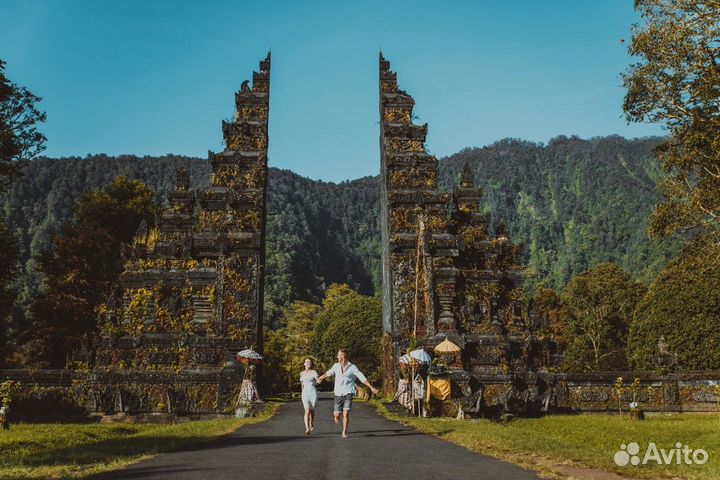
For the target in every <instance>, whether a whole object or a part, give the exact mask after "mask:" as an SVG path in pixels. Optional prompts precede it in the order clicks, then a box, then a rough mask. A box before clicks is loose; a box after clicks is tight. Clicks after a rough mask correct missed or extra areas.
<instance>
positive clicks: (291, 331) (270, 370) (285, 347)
mask: <svg viewBox="0 0 720 480" xmlns="http://www.w3.org/2000/svg"><path fill="white" fill-rule="evenodd" d="M381 317H382V304H381V302H380V300H379V299H378V298H376V297H368V296H365V295H360V294H358V293H357V292H355V291H354V290H352V289H351V288H350V287H349V286H347V285H344V284H332V285H330V287H329V288H328V289H327V292H326V296H325V298H324V299H323V302H322V305H321V306H319V305H314V304H311V303H307V302H301V301H296V302H293V303H292V304H290V306H288V307H287V308H285V309H283V311H282V314H281V315H280V317H279V318H280V327H279V328H277V329H275V330H266V331H265V344H264V356H265V359H266V366H265V374H266V375H265V377H266V378H267V379H269V380H270V381H272V384H271V385H270V387H271V390H272V391H273V392H288V391H297V390H298V388H299V379H298V375H299V374H300V372H301V371H302V369H303V361H304V360H305V358H307V357H310V358H312V359H313V361H315V368H316V370H317V371H318V372H319V373H320V374H322V373H324V371H325V370H326V369H327V368H329V367H330V366H332V364H333V363H335V362H336V354H337V351H338V350H339V349H340V348H345V349H347V350H348V352H349V354H350V361H351V362H353V363H354V364H356V365H357V366H358V367H359V368H360V370H362V371H363V372H364V373H365V374H366V375H368V377H372V378H373V379H376V378H379V375H380V371H379V365H380V359H379V355H380V336H381V334H382V325H381Z"/></svg>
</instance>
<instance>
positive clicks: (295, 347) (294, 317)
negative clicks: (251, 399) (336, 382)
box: [263, 301, 320, 392]
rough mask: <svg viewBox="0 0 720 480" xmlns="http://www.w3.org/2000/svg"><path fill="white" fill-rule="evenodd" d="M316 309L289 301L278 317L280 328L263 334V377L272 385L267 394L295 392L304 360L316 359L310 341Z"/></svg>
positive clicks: (307, 304) (305, 304)
mask: <svg viewBox="0 0 720 480" xmlns="http://www.w3.org/2000/svg"><path fill="white" fill-rule="evenodd" d="M319 310H320V307H319V306H318V305H313V304H312V303H308V302H302V301H296V302H293V303H291V304H290V305H289V306H288V307H286V308H285V309H283V311H282V314H281V315H280V324H281V327H280V328H278V329H276V330H266V331H265V342H264V348H263V352H264V355H265V358H266V366H265V374H266V375H265V376H266V378H267V379H269V380H270V381H271V382H272V383H271V385H270V389H271V391H273V392H290V391H293V390H297V386H298V383H299V380H298V375H299V374H300V372H301V371H302V370H303V361H304V360H305V358H306V357H310V358H313V360H316V356H315V355H313V353H312V349H311V339H312V336H313V331H314V325H315V320H316V318H317V315H318V311H319ZM317 368H318V369H319V367H317Z"/></svg>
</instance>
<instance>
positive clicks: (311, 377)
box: [300, 371, 318, 410]
mask: <svg viewBox="0 0 720 480" xmlns="http://www.w3.org/2000/svg"><path fill="white" fill-rule="evenodd" d="M317 379H318V374H317V372H314V371H313V372H308V373H306V372H302V373H301V374H300V382H301V383H302V385H303V389H302V396H301V399H302V404H303V407H305V408H306V409H307V408H309V409H311V410H314V409H315V403H316V402H317V389H316V388H315V386H316V385H317Z"/></svg>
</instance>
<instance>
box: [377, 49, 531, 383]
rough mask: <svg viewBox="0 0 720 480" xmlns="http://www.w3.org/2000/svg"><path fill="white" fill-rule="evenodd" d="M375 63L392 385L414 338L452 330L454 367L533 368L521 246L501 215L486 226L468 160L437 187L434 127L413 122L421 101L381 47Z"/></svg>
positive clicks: (427, 343)
mask: <svg viewBox="0 0 720 480" xmlns="http://www.w3.org/2000/svg"><path fill="white" fill-rule="evenodd" d="M379 66H380V78H379V83H380V85H379V87H380V158H381V173H380V176H381V204H380V215H381V237H382V239H381V241H382V285H383V329H384V331H385V334H386V335H385V337H384V345H383V349H384V359H385V365H384V367H385V368H384V371H385V372H386V374H387V376H386V378H385V380H386V385H387V382H388V381H392V380H393V379H394V371H395V369H396V366H397V358H398V353H399V350H400V349H402V348H406V347H408V346H409V345H410V343H411V339H414V340H415V341H416V342H417V347H426V348H431V347H433V346H435V345H437V343H439V342H440V341H442V340H444V339H445V338H448V339H449V340H451V341H453V342H454V343H456V344H457V345H458V346H460V347H461V348H462V355H459V356H458V357H459V358H458V359H457V362H456V366H457V368H458V369H462V368H464V369H466V370H467V371H469V372H475V373H478V374H482V373H490V372H502V371H508V370H513V369H527V368H533V362H535V359H534V358H533V357H532V354H531V353H530V351H531V350H533V348H531V345H530V344H531V343H532V340H531V339H530V340H528V338H529V337H528V332H529V331H530V330H531V326H530V325H529V324H528V323H529V321H531V319H529V318H528V315H526V314H524V312H523V311H522V309H521V308H520V306H521V300H522V270H523V267H522V265H521V254H522V252H521V249H520V247H518V246H517V245H514V244H513V243H512V242H511V241H510V238H509V235H508V232H507V228H506V227H505V225H504V224H503V223H502V222H499V223H498V225H497V226H496V228H495V231H494V232H493V233H492V234H491V233H490V232H489V230H490V215H489V214H486V213H481V211H480V200H481V192H480V190H479V189H477V188H475V186H474V178H473V172H472V170H471V168H470V166H469V165H468V164H466V165H465V167H464V169H463V172H462V175H461V178H460V179H459V182H458V183H459V186H458V187H457V188H456V189H455V190H454V191H448V192H444V191H441V190H440V188H439V186H438V161H437V159H436V158H435V157H434V156H432V155H430V154H429V153H428V152H427V150H426V148H425V137H426V135H427V132H428V126H427V124H425V125H416V124H415V123H414V122H413V107H414V105H415V101H414V100H413V98H412V97H411V96H410V95H409V94H408V93H407V92H405V91H403V90H402V89H400V88H399V87H398V83H397V74H396V73H395V72H393V71H392V70H391V69H390V62H388V61H387V60H385V58H383V56H382V53H381V54H380V65H379ZM525 313H527V312H525ZM528 341H529V342H530V343H528Z"/></svg>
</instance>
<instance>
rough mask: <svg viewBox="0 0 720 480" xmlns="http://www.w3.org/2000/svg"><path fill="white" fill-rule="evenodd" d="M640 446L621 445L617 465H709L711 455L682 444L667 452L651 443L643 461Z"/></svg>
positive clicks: (677, 444)
mask: <svg viewBox="0 0 720 480" xmlns="http://www.w3.org/2000/svg"><path fill="white" fill-rule="evenodd" d="M639 453H640V445H639V444H637V443H636V442H630V443H628V444H627V445H626V444H624V443H623V444H622V445H620V450H618V451H617V452H615V456H614V457H613V459H614V460H615V463H616V464H617V465H618V466H620V467H624V466H626V465H628V464H630V465H647V464H648V463H652V462H655V463H657V464H658V465H671V464H673V463H674V464H676V465H682V464H685V465H704V464H705V463H707V461H708V458H709V455H708V453H707V452H706V451H705V450H703V449H702V448H698V449H695V450H693V449H692V448H690V447H689V446H687V445H683V444H682V443H680V442H677V443H676V444H675V448H671V449H669V450H665V449H664V448H658V447H657V445H655V443H654V442H650V443H649V444H648V446H647V449H646V450H645V454H644V455H643V457H642V459H641V458H640V456H639Z"/></svg>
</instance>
